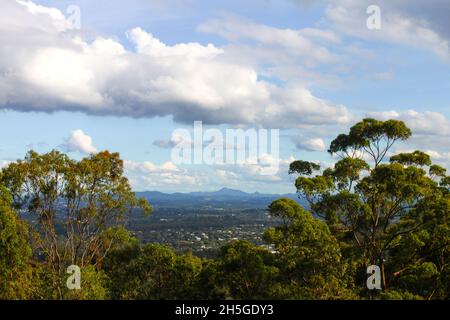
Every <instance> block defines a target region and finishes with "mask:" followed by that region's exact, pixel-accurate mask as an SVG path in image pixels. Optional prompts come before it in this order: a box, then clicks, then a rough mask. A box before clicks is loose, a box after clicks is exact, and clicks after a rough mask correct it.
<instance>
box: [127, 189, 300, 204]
mask: <svg viewBox="0 0 450 320" xmlns="http://www.w3.org/2000/svg"><path fill="white" fill-rule="evenodd" d="M136 195H137V196H138V197H142V198H146V199H147V200H149V202H150V203H151V204H152V205H153V206H154V207H155V208H158V207H164V208H215V209H217V208H248V209H249V208H267V206H268V205H269V204H270V203H271V202H272V201H274V200H276V199H279V198H290V199H293V200H296V201H298V202H300V199H298V197H297V195H296V194H294V193H292V194H263V193H259V192H255V193H246V192H243V191H240V190H234V189H229V188H222V189H220V190H218V191H213V192H190V193H163V192H159V191H145V192H137V193H136Z"/></svg>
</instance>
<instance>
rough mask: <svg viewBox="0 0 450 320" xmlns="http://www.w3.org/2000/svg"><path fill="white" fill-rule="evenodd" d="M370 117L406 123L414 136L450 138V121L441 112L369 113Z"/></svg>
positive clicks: (392, 111)
mask: <svg viewBox="0 0 450 320" xmlns="http://www.w3.org/2000/svg"><path fill="white" fill-rule="evenodd" d="M368 116H370V117H375V118H377V119H380V120H388V119H397V120H401V121H404V122H405V123H406V125H407V126H408V127H409V128H410V129H411V130H412V131H413V134H420V135H432V136H449V135H450V119H449V118H447V117H446V116H445V115H443V114H442V113H439V112H432V111H424V112H419V111H415V110H407V111H404V112H397V111H394V110H391V111H384V112H369V113H368Z"/></svg>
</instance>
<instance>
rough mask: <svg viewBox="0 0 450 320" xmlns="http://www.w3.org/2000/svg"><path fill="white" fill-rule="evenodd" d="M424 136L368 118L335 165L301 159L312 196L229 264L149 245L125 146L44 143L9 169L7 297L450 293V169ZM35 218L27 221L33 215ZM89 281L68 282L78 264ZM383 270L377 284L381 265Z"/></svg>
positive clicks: (144, 208)
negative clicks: (77, 150)
mask: <svg viewBox="0 0 450 320" xmlns="http://www.w3.org/2000/svg"><path fill="white" fill-rule="evenodd" d="M411 135H412V132H411V131H410V129H409V128H407V127H406V125H405V124H404V123H403V122H400V121H395V120H389V121H378V120H374V119H364V120H362V121H361V122H359V123H357V124H355V125H354V126H353V127H352V128H351V129H350V131H349V132H348V133H347V134H341V135H339V136H337V138H336V139H335V140H334V141H332V143H331V145H330V148H329V153H330V154H332V155H333V156H334V157H336V161H337V162H336V163H335V165H334V168H326V169H324V168H321V167H320V166H319V165H318V164H316V163H313V162H308V161H301V160H298V161H295V162H293V163H292V164H291V166H290V170H289V174H291V175H293V176H294V177H295V188H296V190H297V193H298V196H299V197H301V198H302V199H305V200H306V201H307V203H308V206H307V208H306V206H305V207H302V206H301V205H299V204H298V203H297V202H295V201H293V200H291V199H287V198H282V199H278V200H275V201H274V202H273V203H272V204H270V206H269V207H268V212H269V213H270V215H271V216H273V217H276V218H278V219H279V221H280V223H279V224H278V225H276V226H274V227H270V228H268V229H267V230H265V232H264V235H263V239H264V241H265V243H266V244H267V245H268V246H267V247H269V246H270V247H271V248H273V250H270V249H267V247H262V246H256V245H254V244H252V243H250V242H247V241H233V242H230V243H228V244H226V245H225V246H223V247H222V248H221V250H220V254H219V257H218V258H217V259H206V258H200V257H197V256H195V255H193V254H192V253H187V254H183V255H180V254H176V253H175V252H174V250H173V249H171V248H169V247H166V246H163V245H160V244H158V243H147V244H143V243H140V241H139V240H138V239H137V238H135V237H133V236H132V234H131V233H130V232H129V231H128V230H126V228H124V227H123V225H124V224H123V222H124V221H125V220H126V219H127V216H128V215H129V214H130V212H131V211H132V210H140V211H141V212H142V214H143V215H148V214H151V211H152V207H151V205H150V204H149V203H148V202H147V201H146V200H143V199H139V198H138V197H136V195H135V193H134V192H133V190H132V188H131V186H130V183H129V181H128V180H127V178H126V177H125V176H124V170H123V161H122V160H121V159H120V156H119V154H117V153H110V152H108V151H104V152H99V153H96V154H93V155H91V156H89V157H86V158H84V159H82V160H80V161H75V160H72V159H70V158H69V157H68V156H67V155H65V154H63V153H61V152H59V151H52V152H50V153H47V154H38V153H36V152H33V151H30V152H29V153H28V154H27V155H26V157H25V158H24V159H23V160H18V161H16V162H13V163H10V164H9V165H8V166H6V167H5V168H3V169H2V171H1V173H0V298H1V299H448V298H449V293H450V264H449V254H450V226H449V220H450V219H449V218H450V210H449V209H450V192H449V187H450V176H448V175H446V169H445V168H442V167H440V166H438V165H435V164H432V162H431V160H430V156H429V155H427V154H426V153H424V152H421V151H415V152H412V153H399V154H393V152H392V151H393V150H394V149H393V147H394V145H395V144H396V143H397V142H401V141H405V140H407V139H408V138H409V137H410V136H411ZM25 217H26V219H25ZM73 265H75V266H78V267H79V268H80V269H81V287H80V289H75V290H70V289H69V288H68V286H67V279H68V277H69V276H70V274H69V273H67V268H68V267H69V266H73ZM370 265H376V266H378V267H379V268H380V270H381V289H380V290H368V288H367V286H366V280H367V277H368V275H367V267H368V266H370Z"/></svg>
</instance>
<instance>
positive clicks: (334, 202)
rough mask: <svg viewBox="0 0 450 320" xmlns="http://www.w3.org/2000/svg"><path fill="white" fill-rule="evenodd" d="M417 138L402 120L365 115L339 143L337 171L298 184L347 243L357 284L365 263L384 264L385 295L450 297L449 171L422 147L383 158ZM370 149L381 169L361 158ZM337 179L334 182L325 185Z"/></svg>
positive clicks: (345, 254) (346, 260)
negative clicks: (397, 145)
mask: <svg viewBox="0 0 450 320" xmlns="http://www.w3.org/2000/svg"><path fill="white" fill-rule="evenodd" d="M410 135H411V131H410V130H409V129H408V128H407V127H406V126H405V125H404V123H402V122H399V121H393V120H390V121H385V122H383V121H378V120H374V119H364V120H363V121H361V122H359V123H357V124H356V125H354V126H353V127H352V128H351V129H350V133H349V134H348V135H345V134H343V135H339V136H338V137H337V138H336V139H335V140H334V141H333V142H332V143H331V146H330V149H329V152H330V153H332V154H334V153H338V154H340V155H341V157H342V159H341V160H340V161H338V162H337V163H336V165H335V167H334V169H331V168H330V169H327V170H325V171H324V172H323V174H322V175H319V176H316V177H314V178H304V177H300V178H298V179H297V181H296V187H297V191H298V193H299V195H300V196H301V197H304V198H305V199H306V200H308V202H309V205H310V208H311V210H312V212H313V213H314V214H316V215H317V216H319V217H321V218H322V219H323V221H324V222H326V224H327V225H328V227H329V229H330V231H331V233H332V234H333V236H334V237H335V238H336V239H337V241H338V242H339V248H340V253H341V255H342V259H341V261H342V263H341V264H347V266H348V269H347V270H352V271H351V272H350V273H351V274H353V277H354V279H353V280H352V281H351V282H352V283H355V284H356V283H361V284H363V283H364V281H363V280H364V276H365V274H364V270H365V268H366V267H367V266H368V265H372V264H376V265H378V266H380V268H381V272H382V286H383V289H384V290H383V293H382V294H380V295H378V298H383V299H413V298H414V299H415V298H421V299H422V298H423V299H433V298H435V299H446V298H448V292H449V291H448V286H449V285H448V279H449V277H448V269H449V267H448V265H449V263H448V258H449V250H450V248H449V246H450V229H449V227H448V225H449V224H448V219H449V213H450V210H449V205H448V204H449V190H448V187H449V178H448V176H446V170H445V169H444V168H442V167H440V166H437V165H433V164H432V162H431V159H430V156H429V155H427V154H426V153H424V152H421V151H415V152H413V153H401V154H398V155H394V156H392V157H391V158H390V163H385V162H383V160H384V158H385V156H386V154H387V152H388V151H389V150H390V149H391V148H392V146H393V145H394V143H395V142H396V141H399V140H405V139H407V138H408V137H409V136H410ZM364 154H367V155H369V156H370V157H371V158H372V160H373V161H372V162H371V163H372V164H373V167H370V165H369V163H366V162H365V161H363V160H362V159H361V158H360V157H362V156H363V155H364ZM425 167H429V169H428V172H427V170H425ZM363 172H364V175H363V174H362V173H363ZM329 179H332V183H331V184H329V183H323V182H324V181H329ZM296 234H298V233H296ZM280 239H283V237H280ZM285 239H288V237H285ZM286 247H287V248H292V247H297V246H293V245H291V244H289V245H287V246H286ZM355 289H356V292H359V294H360V295H362V296H363V297H364V296H365V297H369V296H372V295H369V294H368V293H367V290H364V287H360V288H359V289H358V288H355Z"/></svg>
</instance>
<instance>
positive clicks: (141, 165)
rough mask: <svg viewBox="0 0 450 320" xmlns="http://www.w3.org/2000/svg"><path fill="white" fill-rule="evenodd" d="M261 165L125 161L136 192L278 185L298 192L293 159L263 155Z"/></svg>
mask: <svg viewBox="0 0 450 320" xmlns="http://www.w3.org/2000/svg"><path fill="white" fill-rule="evenodd" d="M259 160H260V163H259V164H254V162H253V161H251V159H247V161H239V162H238V163H233V164H226V163H221V164H214V165H210V166H202V165H188V166H178V165H175V164H174V163H173V162H170V161H169V162H166V163H163V164H161V165H158V164H155V163H152V162H149V161H146V162H136V161H125V170H126V174H127V176H128V177H129V179H130V182H131V183H132V185H133V188H134V189H135V190H155V189H157V190H160V191H174V190H177V191H183V192H189V191H192V190H206V189H207V190H211V189H220V188H222V187H224V186H225V187H229V188H237V189H243V190H244V191H248V192H255V191H260V192H269V193H272V192H273V190H274V189H273V186H274V183H277V186H278V188H277V189H278V190H283V191H285V192H294V191H295V190H294V189H295V188H294V187H293V181H292V180H291V179H290V177H289V176H288V168H289V164H290V163H291V162H292V161H294V158H293V157H289V158H286V159H278V158H277V159H275V158H274V157H273V156H271V155H263V156H261V158H260V159H259ZM275 163H276V164H277V165H279V168H280V170H278V172H277V173H276V174H274V175H265V174H264V173H265V168H267V167H268V166H271V165H274V164H275Z"/></svg>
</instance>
